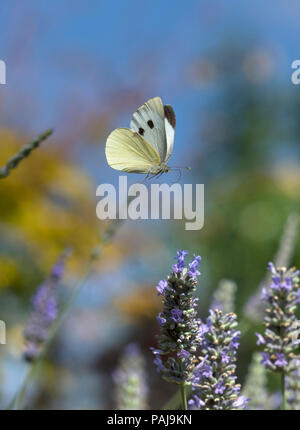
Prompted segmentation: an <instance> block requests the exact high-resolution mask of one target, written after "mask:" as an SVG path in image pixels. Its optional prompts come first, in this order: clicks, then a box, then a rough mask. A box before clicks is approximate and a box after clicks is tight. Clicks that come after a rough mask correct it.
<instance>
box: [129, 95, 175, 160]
mask: <svg viewBox="0 0 300 430" xmlns="http://www.w3.org/2000/svg"><path fill="white" fill-rule="evenodd" d="M130 127H131V128H132V130H134V131H136V132H137V133H138V134H139V135H140V136H142V137H143V138H144V139H145V140H146V141H147V142H148V143H150V145H151V146H152V147H153V148H154V149H155V151H156V152H157V153H158V154H159V156H160V159H161V161H165V159H166V156H167V140H166V131H165V112H164V106H163V104H162V101H161V98H160V97H154V98H153V99H150V100H148V101H147V102H146V103H145V104H143V105H142V106H141V107H140V108H139V109H138V110H137V111H136V112H135V113H134V114H133V116H132V120H131V122H130Z"/></svg>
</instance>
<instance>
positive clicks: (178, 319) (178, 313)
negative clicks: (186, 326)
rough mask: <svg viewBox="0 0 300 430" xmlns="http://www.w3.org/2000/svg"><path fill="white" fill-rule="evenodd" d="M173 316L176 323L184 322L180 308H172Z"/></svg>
mask: <svg viewBox="0 0 300 430" xmlns="http://www.w3.org/2000/svg"><path fill="white" fill-rule="evenodd" d="M171 315H172V316H171V318H172V320H173V321H174V322H175V323H179V322H182V318H181V317H182V311H181V310H180V309H178V308H174V309H172V310H171Z"/></svg>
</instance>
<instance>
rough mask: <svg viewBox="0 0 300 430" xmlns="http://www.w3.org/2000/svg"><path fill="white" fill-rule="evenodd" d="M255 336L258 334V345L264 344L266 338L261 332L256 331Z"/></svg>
mask: <svg viewBox="0 0 300 430" xmlns="http://www.w3.org/2000/svg"><path fill="white" fill-rule="evenodd" d="M255 336H257V342H256V345H264V344H265V339H264V337H263V336H262V335H261V334H260V333H255Z"/></svg>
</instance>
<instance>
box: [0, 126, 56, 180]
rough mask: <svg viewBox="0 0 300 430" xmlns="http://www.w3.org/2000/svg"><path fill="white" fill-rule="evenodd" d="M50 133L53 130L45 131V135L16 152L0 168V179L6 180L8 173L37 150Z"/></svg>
mask: <svg viewBox="0 0 300 430" xmlns="http://www.w3.org/2000/svg"><path fill="white" fill-rule="evenodd" d="M52 133H53V130H47V131H45V133H43V134H41V135H40V136H38V138H37V139H36V140H34V141H33V142H31V143H28V144H27V145H25V146H22V148H21V149H20V151H19V152H17V154H15V155H13V156H12V157H11V158H9V160H8V161H7V163H6V164H5V166H2V167H0V179H4V178H6V177H7V176H8V175H9V174H10V171H11V170H12V169H15V168H16V167H17V166H18V165H19V163H20V162H21V161H22V160H24V158H26V157H28V155H30V153H31V152H32V151H33V150H34V149H36V148H38V147H39V146H40V144H41V143H42V142H44V140H46V139H47V138H48V137H49V136H50V135H51V134H52Z"/></svg>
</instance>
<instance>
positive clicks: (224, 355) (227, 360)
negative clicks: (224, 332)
mask: <svg viewBox="0 0 300 430" xmlns="http://www.w3.org/2000/svg"><path fill="white" fill-rule="evenodd" d="M221 360H222V363H226V364H228V363H230V356H229V355H228V354H227V353H226V352H225V351H222V352H221Z"/></svg>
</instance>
